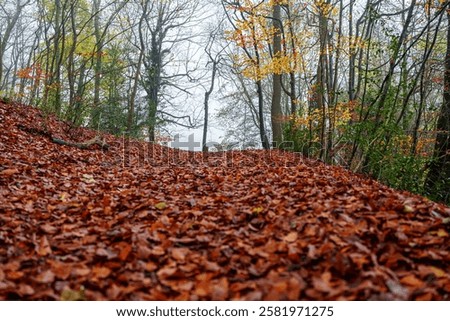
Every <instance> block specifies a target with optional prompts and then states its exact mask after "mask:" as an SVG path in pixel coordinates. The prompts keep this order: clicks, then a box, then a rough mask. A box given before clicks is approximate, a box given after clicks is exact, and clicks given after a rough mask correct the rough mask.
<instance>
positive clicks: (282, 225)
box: [0, 103, 450, 300]
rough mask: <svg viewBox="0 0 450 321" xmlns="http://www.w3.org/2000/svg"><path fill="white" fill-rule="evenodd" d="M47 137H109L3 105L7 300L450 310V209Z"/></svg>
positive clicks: (371, 186) (0, 229)
mask: <svg viewBox="0 0 450 321" xmlns="http://www.w3.org/2000/svg"><path fill="white" fill-rule="evenodd" d="M43 133H47V134H49V135H51V136H52V137H57V138H59V139H64V140H68V141H77V140H78V141H82V140H85V139H89V138H92V137H94V136H95V135H96V133H95V132H93V131H89V130H82V129H79V130H73V129H70V128H66V126H65V124H63V123H61V122H58V121H56V120H55V119H53V118H52V117H51V116H44V115H43V114H42V113H41V112H40V111H38V110H37V109H34V108H31V107H27V106H22V105H16V104H5V103H0V299H2V300H17V299H18V300H49V299H50V300H83V299H87V300H229V299H238V300H337V299H344V300H369V299H370V300H448V299H450V297H449V293H450V273H449V271H450V245H449V244H450V242H449V241H450V240H449V239H450V237H449V233H450V209H449V208H447V207H445V206H442V205H439V204H435V203H433V202H431V201H429V200H427V199H424V198H423V197H420V196H416V195H412V194H410V193H407V192H401V191H395V190H393V189H390V188H387V187H385V186H383V185H381V184H379V183H377V182H376V181H374V180H370V179H366V178H364V177H362V176H358V175H355V174H352V173H350V172H349V171H346V170H344V169H343V168H340V167H333V166H328V165H324V164H323V163H321V162H318V161H312V160H309V159H306V158H302V157H300V156H298V155H295V154H292V153H287V152H282V151H263V150H253V151H235V152H227V153H209V154H207V153H206V154H202V153H189V152H182V151H179V152H177V151H175V150H172V149H169V148H167V147H162V146H159V145H148V144H146V143H143V142H137V141H133V142H128V141H125V140H123V139H120V138H115V137H113V136H105V138H106V140H107V142H108V144H109V145H110V148H109V149H108V150H102V149H101V148H97V147H95V146H92V148H90V149H88V150H81V149H79V148H76V147H72V146H62V145H57V144H55V143H53V142H52V141H51V139H49V137H47V136H46V135H43ZM143 151H145V152H143ZM124 153H125V155H124Z"/></svg>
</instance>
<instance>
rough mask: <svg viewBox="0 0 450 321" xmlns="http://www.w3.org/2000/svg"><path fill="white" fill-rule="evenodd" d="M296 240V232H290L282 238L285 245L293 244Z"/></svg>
mask: <svg viewBox="0 0 450 321" xmlns="http://www.w3.org/2000/svg"><path fill="white" fill-rule="evenodd" d="M297 239H298V233H297V232H291V233H289V234H288V235H286V236H285V237H284V238H283V240H284V241H285V242H287V243H293V242H295V241H297Z"/></svg>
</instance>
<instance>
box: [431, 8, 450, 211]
mask: <svg viewBox="0 0 450 321" xmlns="http://www.w3.org/2000/svg"><path fill="white" fill-rule="evenodd" d="M447 20H448V21H447V23H448V25H447V53H446V56H445V71H444V101H443V103H442V107H441V112H440V115H439V119H438V122H437V128H436V129H437V135H436V143H435V146H434V159H433V161H432V162H431V164H430V170H429V172H428V177H427V180H426V182H425V190H426V192H427V193H428V194H429V195H431V196H432V197H434V198H436V199H437V200H439V201H443V202H445V203H449V202H450V8H449V9H447Z"/></svg>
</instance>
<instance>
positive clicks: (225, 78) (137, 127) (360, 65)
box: [0, 0, 450, 201]
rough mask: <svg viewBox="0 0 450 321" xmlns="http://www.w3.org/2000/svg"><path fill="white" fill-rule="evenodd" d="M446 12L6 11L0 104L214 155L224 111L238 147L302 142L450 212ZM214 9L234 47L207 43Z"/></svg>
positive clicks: (369, 8)
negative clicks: (197, 140)
mask: <svg viewBox="0 0 450 321" xmlns="http://www.w3.org/2000/svg"><path fill="white" fill-rule="evenodd" d="M449 6H450V1H449V0H426V1H414V0H413V1H403V0H393V1H379V0H365V1H356V0H314V1H294V0H269V1H261V0H238V1H229V0H222V1H220V2H217V1H210V0H195V1H188V0H142V1H138V0H133V1H122V2H116V1H112V0H93V1H87V0H74V1H72V0H70V1H69V0H56V1H53V2H51V1H48V0H7V1H1V2H0V19H1V21H2V23H1V24H0V94H1V95H3V96H11V97H12V98H15V99H19V100H21V101H24V102H28V103H32V104H36V105H39V106H41V107H42V108H44V109H45V110H47V111H48V112H53V113H56V114H57V115H59V117H61V118H64V119H65V120H67V121H68V122H69V123H71V124H72V125H73V126H77V125H81V124H82V125H89V126H91V127H94V128H98V129H103V130H108V131H110V132H113V133H116V134H119V133H127V134H128V135H145V136H146V137H147V138H148V139H149V140H151V141H158V137H159V135H161V134H162V131H164V130H167V129H169V128H170V127H172V128H173V127H174V126H177V127H180V126H181V127H184V128H194V127H200V124H203V127H204V131H203V141H204V143H205V142H206V140H207V137H206V136H207V135H206V132H207V129H208V126H209V124H210V123H211V119H210V115H211V114H212V113H211V108H212V107H211V106H217V104H213V103H212V102H213V100H215V101H220V104H219V106H220V107H219V108H220V110H218V116H219V117H220V122H221V123H222V124H223V126H224V128H225V129H226V133H225V137H224V140H225V141H228V142H237V141H238V142H240V144H241V146H250V145H252V146H257V147H263V148H271V147H272V144H271V143H272V142H276V143H277V147H282V146H283V145H284V146H288V145H289V144H283V143H284V142H286V141H290V142H292V144H291V145H289V146H294V149H295V150H296V151H299V152H301V153H303V154H304V155H306V156H308V157H314V158H318V159H321V160H323V161H325V162H327V163H332V164H337V165H342V166H345V167H347V168H349V169H352V170H354V171H357V172H362V173H365V174H367V175H371V176H373V177H375V178H377V179H380V180H381V181H383V182H385V183H387V184H389V185H391V186H394V187H397V188H404V189H409V190H412V191H414V192H422V193H427V194H428V195H430V197H435V198H437V199H441V200H445V201H448V194H447V196H445V195H444V194H445V193H443V192H442V190H448V177H449V172H448V171H447V168H448V164H449V159H448V157H446V156H447V155H448V153H449V152H448V132H449V128H448V124H449V123H450V122H449V118H448V100H449V98H448V90H447V89H448V87H449V85H448V78H449V77H448V61H447V60H448V53H447V51H448V50H449V49H448V42H449V40H448V37H449V36H448V34H446V30H445V29H446V28H445V27H444V26H446V20H448V11H449ZM207 8H212V9H214V10H215V11H220V12H222V13H223V15H224V16H225V17H226V19H225V20H224V21H220V23H219V21H217V23H216V24H217V25H219V24H220V25H221V28H217V30H216V31H217V33H216V36H217V38H216V39H219V38H220V39H221V41H210V42H208V41H207V39H208V37H209V36H210V35H209V34H208V33H209V31H210V29H209V28H206V25H208V24H210V23H211V21H212V20H213V19H216V15H215V14H210V13H208V11H207ZM205 16H207V17H208V18H207V19H205V18H204V17H205ZM217 16H220V15H217ZM447 25H448V22H447ZM447 31H448V30H447ZM210 40H211V38H210ZM219 53H220V54H219ZM219 62H220V63H219ZM188 99H191V101H192V102H193V103H192V104H188V103H186V101H188ZM214 108H215V107H214Z"/></svg>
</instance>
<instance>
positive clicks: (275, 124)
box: [270, 4, 283, 147]
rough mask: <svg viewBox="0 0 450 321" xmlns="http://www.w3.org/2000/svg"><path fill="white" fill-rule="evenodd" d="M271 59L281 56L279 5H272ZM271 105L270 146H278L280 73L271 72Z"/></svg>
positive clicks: (280, 126) (279, 137)
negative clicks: (273, 30) (273, 29)
mask: <svg viewBox="0 0 450 321" xmlns="http://www.w3.org/2000/svg"><path fill="white" fill-rule="evenodd" d="M273 27H274V28H275V32H274V35H273V59H279V58H280V57H281V6H280V5H279V4H276V5H274V6H273ZM272 86H273V87H272V107H271V109H270V112H271V119H272V146H273V147H278V146H279V145H280V144H281V143H282V142H283V128H282V111H281V89H282V88H281V74H277V73H274V74H273V84H272Z"/></svg>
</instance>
